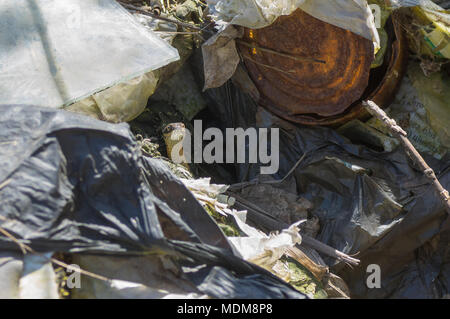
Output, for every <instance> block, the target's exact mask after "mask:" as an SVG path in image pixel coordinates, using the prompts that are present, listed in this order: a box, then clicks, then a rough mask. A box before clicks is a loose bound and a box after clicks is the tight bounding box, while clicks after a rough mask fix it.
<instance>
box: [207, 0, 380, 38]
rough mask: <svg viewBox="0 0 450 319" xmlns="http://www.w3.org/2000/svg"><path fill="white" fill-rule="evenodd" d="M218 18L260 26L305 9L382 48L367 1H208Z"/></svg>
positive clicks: (254, 26)
mask: <svg viewBox="0 0 450 319" xmlns="http://www.w3.org/2000/svg"><path fill="white" fill-rule="evenodd" d="M207 3H208V5H209V8H210V10H211V14H212V16H213V18H214V19H215V20H216V21H219V22H220V21H222V22H227V23H231V24H235V25H240V26H244V27H246V28H253V29H260V28H264V27H267V26H269V25H271V24H272V23H273V22H274V21H275V20H276V19H277V18H278V17H280V16H282V15H290V14H291V13H292V12H294V11H295V10H296V9H299V8H300V9H302V10H303V11H305V12H307V13H308V14H310V15H312V16H313V17H315V18H317V19H319V20H322V21H324V22H327V23H330V24H333V25H335V26H337V27H340V28H343V29H346V30H350V31H352V32H353V33H355V34H358V35H361V36H362V37H364V38H366V39H368V40H373V41H374V42H375V43H376V44H377V45H378V47H379V43H380V40H379V36H378V32H377V30H376V27H375V19H374V17H373V14H372V11H371V10H370V8H369V6H368V4H367V1H366V0H354V1H347V0H332V1H330V0H277V1H273V0H249V1H239V0H231V1H230V0H227V1H224V0H208V1H207Z"/></svg>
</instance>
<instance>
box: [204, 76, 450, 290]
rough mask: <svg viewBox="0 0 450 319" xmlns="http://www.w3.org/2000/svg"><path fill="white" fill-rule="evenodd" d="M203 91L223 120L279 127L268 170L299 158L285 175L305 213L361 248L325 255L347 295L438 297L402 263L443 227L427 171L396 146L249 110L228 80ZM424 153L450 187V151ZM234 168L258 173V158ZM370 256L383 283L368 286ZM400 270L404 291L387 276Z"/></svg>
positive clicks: (328, 235)
mask: <svg viewBox="0 0 450 319" xmlns="http://www.w3.org/2000/svg"><path fill="white" fill-rule="evenodd" d="M205 93H206V96H207V97H208V98H209V101H210V103H209V108H210V111H211V112H210V114H211V115H213V114H220V116H221V118H222V123H223V125H222V126H223V128H226V127H244V128H245V127H248V125H251V124H252V123H254V122H257V125H258V126H259V127H279V128H281V130H280V142H279V148H280V170H279V172H278V173H277V174H275V175H274V176H273V177H274V178H276V179H281V178H283V177H285V176H286V174H287V173H288V172H289V171H290V170H291V169H292V168H293V167H294V166H295V165H296V164H297V165H298V167H297V168H296V169H295V171H294V172H293V174H292V175H291V176H290V178H289V180H290V181H292V180H293V181H294V183H295V185H296V186H295V188H294V192H295V194H296V195H297V196H301V197H304V198H306V199H308V200H309V201H310V202H311V203H312V204H313V207H314V208H313V210H312V211H311V214H312V215H313V216H317V217H318V218H319V219H320V226H321V229H320V231H319V234H318V236H317V239H318V240H320V241H322V242H324V243H326V244H328V245H329V246H331V247H334V248H336V249H338V250H341V251H343V252H344V253H347V254H349V255H353V254H356V253H359V255H358V259H360V260H361V265H360V266H358V267H356V268H354V269H351V268H349V267H346V266H345V265H344V264H343V263H337V262H336V261H335V260H333V259H329V258H325V260H326V262H327V263H328V264H329V265H330V266H332V268H331V270H332V271H333V272H335V273H337V274H338V275H340V276H342V277H343V279H344V280H345V281H346V282H347V284H348V285H349V287H350V289H351V292H352V297H360V298H372V297H379V298H386V297H390V296H394V295H395V296H397V297H414V296H419V295H420V296H421V297H423V296H427V297H430V298H432V297H433V298H434V297H436V295H431V294H429V293H425V292H423V291H421V292H420V293H419V292H415V288H416V287H415V286H414V285H413V284H411V283H409V281H408V280H406V277H407V276H408V274H409V273H408V272H407V271H406V270H405V269H406V268H405V267H407V266H408V265H413V264H414V263H415V251H416V250H417V249H420V248H421V247H422V246H423V245H424V244H426V243H427V242H428V241H429V240H430V239H432V238H433V237H435V236H437V235H438V234H439V233H440V232H441V231H442V229H441V228H442V224H443V223H444V221H445V220H446V218H447V213H446V212H445V209H444V207H443V205H442V204H441V201H440V199H439V197H438V195H437V194H435V192H434V189H433V188H432V187H431V186H430V185H429V184H428V181H427V178H426V177H425V176H423V174H422V173H421V172H420V171H419V170H416V169H415V168H414V164H413V163H412V162H411V160H410V159H409V158H408V156H407V155H406V154H405V153H404V151H403V150H402V149H401V148H397V149H395V150H393V151H390V152H379V151H376V150H373V149H370V148H369V147H367V146H364V145H362V144H359V145H357V144H353V143H351V142H350V141H349V140H347V139H346V138H344V137H342V136H340V135H339V134H338V133H337V132H336V131H334V130H332V129H328V128H321V127H316V128H310V127H302V126H298V125H297V126H294V125H292V124H290V123H287V122H286V121H283V120H281V119H279V118H276V117H274V116H273V115H271V114H269V113H268V112H266V111H264V110H263V109H261V108H259V109H258V112H256V113H253V116H251V115H250V114H251V110H254V108H255V103H254V102H253V101H252V100H251V99H249V98H248V96H246V94H244V93H241V92H240V91H238V90H237V89H236V88H235V87H234V86H233V84H232V83H231V82H228V83H227V84H226V85H224V86H223V87H221V88H219V89H211V90H207V91H206V92H205ZM302 157H303V159H302V160H301V161H300V162H299V160H300V159H301V158H302ZM425 157H426V160H427V162H428V163H429V164H430V166H432V168H433V169H434V170H435V172H436V173H437V175H438V178H439V180H440V181H441V183H442V184H443V186H444V187H445V188H447V189H448V188H449V187H450V166H449V163H450V158H449V155H448V154H447V155H446V156H445V157H444V158H442V159H441V160H437V159H435V158H433V157H431V156H425ZM298 162H299V163H298ZM235 168H236V175H235V176H236V178H235V179H234V180H230V181H227V183H229V184H233V183H236V182H243V181H251V180H254V179H257V178H258V175H259V171H260V170H259V167H258V165H257V164H256V165H255V164H253V165H251V164H240V165H236V166H235ZM287 191H292V189H287ZM437 255H438V256H439V253H437ZM441 257H442V255H441ZM443 259H444V258H437V259H436V260H443ZM370 264H378V265H380V267H381V269H382V281H381V284H382V289H368V288H367V286H366V277H367V272H366V269H367V266H368V265H370ZM441 266H442V267H441ZM444 266H445V263H441V264H438V265H436V267H438V268H440V269H441V268H442V271H441V274H440V276H441V277H442V276H443V277H445V278H446V277H448V276H449V273H448V267H446V266H445V267H444ZM411 269H412V268H411ZM426 271H427V270H426V267H425V268H420V270H419V273H420V276H426ZM398 276H400V279H401V278H402V277H404V278H405V280H403V282H404V286H403V287H402V291H400V290H399V289H398V286H397V284H396V281H395V280H393V279H394V277H396V278H397V279H398V278H399V277H398ZM434 284H436V285H440V287H439V291H440V292H439V294H438V296H440V297H442V296H443V295H445V294H448V292H449V290H450V287H449V286H446V285H444V284H442V285H441V284H440V282H434Z"/></svg>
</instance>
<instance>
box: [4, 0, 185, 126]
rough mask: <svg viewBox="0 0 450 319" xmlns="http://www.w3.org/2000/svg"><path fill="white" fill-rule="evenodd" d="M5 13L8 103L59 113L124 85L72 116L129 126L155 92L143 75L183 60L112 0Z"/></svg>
mask: <svg viewBox="0 0 450 319" xmlns="http://www.w3.org/2000/svg"><path fill="white" fill-rule="evenodd" d="M0 14H1V19H0V29H1V30H2V31H1V36H0V48H1V49H0V73H1V74H2V78H1V80H0V100H1V101H2V103H3V104H28V105H37V106H45V107H54V108H59V107H63V106H67V105H70V104H72V103H74V102H77V101H80V100H82V99H85V98H88V97H90V96H91V95H93V94H95V93H98V92H99V91H101V90H104V89H107V88H110V87H112V86H115V85H116V84H119V83H121V84H120V85H119V86H118V87H117V88H113V89H111V88H110V89H107V90H105V91H103V92H101V93H99V94H97V95H94V97H93V100H94V102H95V103H94V102H93V101H92V100H91V103H90V105H88V106H86V105H85V104H86V103H87V102H86V101H84V104H83V103H82V105H81V106H79V107H76V106H73V107H72V110H73V109H77V110H78V111H80V112H81V111H83V110H85V111H86V110H87V111H88V112H87V113H88V114H91V115H94V116H96V115H97V117H101V116H103V118H102V119H107V120H111V121H117V122H118V121H124V120H129V119H132V118H133V117H135V116H137V115H139V113H140V112H142V110H143V109H144V108H145V106H146V102H147V100H148V97H149V96H150V95H151V94H152V93H153V91H154V89H155V87H156V80H154V79H152V80H150V81H149V80H148V79H147V78H146V77H145V76H144V74H145V73H148V72H150V71H153V70H156V69H158V68H160V67H163V66H164V65H166V64H168V63H170V62H173V61H176V60H178V59H179V55H178V52H177V50H176V49H175V48H173V47H171V46H170V45H169V44H167V43H166V42H165V41H164V40H162V39H160V38H159V37H158V36H157V35H156V34H155V33H153V32H152V31H150V30H146V29H145V27H144V26H142V25H140V24H139V23H138V22H137V21H136V20H135V19H134V18H133V16H132V15H131V14H129V13H128V12H127V11H126V10H125V9H124V8H122V7H121V6H120V5H119V4H118V3H117V2H116V1H113V0H101V1H97V0H85V1H76V0H68V1H57V0H37V1H31V0H5V1H2V3H1V4H0ZM118 66H120V67H118ZM153 78H154V75H153ZM128 81H130V82H129V83H128V84H124V82H128ZM118 96H125V97H126V99H124V100H123V99H118ZM124 101H126V103H125V102H124ZM87 104H89V103H87ZM96 104H98V105H96ZM92 105H93V106H92ZM98 113H100V115H101V116H98ZM123 113H126V114H125V115H124V114H123Z"/></svg>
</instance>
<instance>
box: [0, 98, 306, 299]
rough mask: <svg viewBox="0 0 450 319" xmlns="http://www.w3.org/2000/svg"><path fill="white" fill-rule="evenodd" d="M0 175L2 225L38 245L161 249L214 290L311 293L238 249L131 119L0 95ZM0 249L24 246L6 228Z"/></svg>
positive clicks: (39, 248)
mask: <svg viewBox="0 0 450 319" xmlns="http://www.w3.org/2000/svg"><path fill="white" fill-rule="evenodd" d="M0 185H1V186H0V202H1V203H2V209H1V211H0V227H2V228H3V229H4V230H6V231H7V232H8V233H10V234H13V236H15V237H16V238H17V240H19V241H20V242H21V243H23V244H26V245H29V246H30V247H31V248H32V249H33V250H34V251H36V252H41V253H49V252H69V253H89V254H100V255H105V254H109V255H118V256H120V255H122V256H129V255H142V254H148V253H154V254H156V255H164V256H166V257H172V258H174V259H175V260H177V261H178V262H179V265H180V269H179V271H180V273H181V275H182V276H184V278H188V280H190V281H191V282H194V283H195V284H196V286H197V289H198V291H199V292H201V293H202V294H207V295H209V296H211V297H216V298H236V297H240V298H305V296H304V295H303V294H301V293H300V292H298V291H296V290H295V289H294V288H293V287H291V286H290V285H288V284H286V283H284V282H283V281H282V280H281V279H278V278H277V277H275V276H274V275H272V274H271V273H269V272H268V271H266V270H264V269H262V268H259V267H257V266H255V265H252V264H250V263H248V262H246V261H244V260H242V259H241V258H239V257H237V256H235V255H234V254H233V252H232V249H231V246H230V244H229V243H228V241H227V240H226V238H225V236H224V234H223V233H222V232H221V231H220V229H219V227H218V226H217V225H216V224H215V222H214V221H213V220H212V218H211V217H210V216H209V215H208V214H207V212H206V211H205V210H204V209H203V208H202V207H201V205H200V203H199V202H198V201H197V200H196V199H195V197H194V196H193V195H192V193H190V192H189V191H188V189H187V188H186V187H185V186H184V184H183V182H182V181H180V180H178V179H177V178H176V177H175V176H174V175H173V174H172V173H171V172H170V171H169V169H168V168H167V167H166V166H165V164H163V162H161V161H159V160H156V159H149V158H144V157H142V154H141V153H140V151H139V146H138V144H137V142H136V141H135V139H134V137H133V136H132V134H131V132H130V130H129V126H128V125H127V124H110V123H106V122H102V121H98V120H95V119H92V118H89V117H86V116H81V115H77V114H74V113H71V112H66V111H61V110H52V109H50V108H40V107H30V106H28V105H24V106H17V105H16V106H10V105H6V106H5V105H0ZM0 249H1V250H2V251H20V247H19V246H18V245H17V243H16V242H15V241H12V240H11V239H10V238H7V237H4V236H0ZM181 266H182V267H181ZM244 285H245V286H244ZM225 287H226V288H225Z"/></svg>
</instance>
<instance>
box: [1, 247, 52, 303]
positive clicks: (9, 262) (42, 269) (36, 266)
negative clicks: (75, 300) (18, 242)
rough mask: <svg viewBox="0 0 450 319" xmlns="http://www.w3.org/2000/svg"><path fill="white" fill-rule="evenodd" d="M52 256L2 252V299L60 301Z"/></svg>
mask: <svg viewBox="0 0 450 319" xmlns="http://www.w3.org/2000/svg"><path fill="white" fill-rule="evenodd" d="M50 257H51V254H44V255H32V254H27V255H25V256H24V255H22V253H20V252H14V251H1V252H0V299H13V298H22V299H58V298H59V296H58V286H57V283H56V276H55V273H54V271H53V266H52V263H51V261H50V259H49V258H50Z"/></svg>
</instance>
